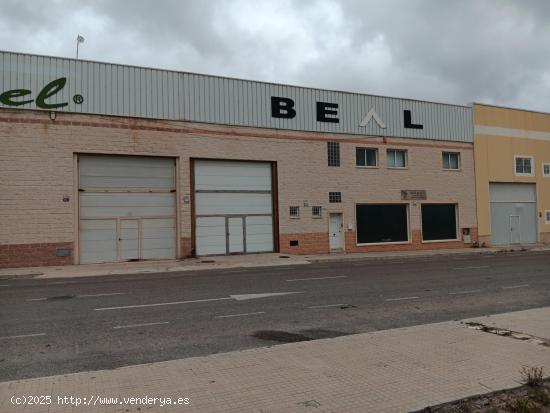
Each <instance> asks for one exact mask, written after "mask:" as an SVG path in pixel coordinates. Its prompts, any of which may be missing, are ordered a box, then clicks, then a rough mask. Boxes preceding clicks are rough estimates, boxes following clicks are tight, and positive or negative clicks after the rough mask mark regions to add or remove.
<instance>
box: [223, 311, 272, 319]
mask: <svg viewBox="0 0 550 413" xmlns="http://www.w3.org/2000/svg"><path fill="white" fill-rule="evenodd" d="M257 314H265V311H257V312H255V313H242V314H228V315H217V316H216V318H230V317H244V316H247V315H257Z"/></svg>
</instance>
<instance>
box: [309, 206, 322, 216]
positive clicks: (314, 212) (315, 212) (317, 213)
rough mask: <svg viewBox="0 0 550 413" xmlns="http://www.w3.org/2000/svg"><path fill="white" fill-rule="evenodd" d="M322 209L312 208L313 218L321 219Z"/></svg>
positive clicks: (318, 207)
mask: <svg viewBox="0 0 550 413" xmlns="http://www.w3.org/2000/svg"><path fill="white" fill-rule="evenodd" d="M322 210H323V209H322V208H321V207H320V206H312V207H311V216H312V217H313V218H321V213H322Z"/></svg>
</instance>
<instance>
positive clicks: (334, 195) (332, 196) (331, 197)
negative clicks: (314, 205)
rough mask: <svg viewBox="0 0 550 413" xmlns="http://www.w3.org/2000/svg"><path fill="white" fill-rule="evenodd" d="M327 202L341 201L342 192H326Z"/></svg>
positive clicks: (335, 202)
mask: <svg viewBox="0 0 550 413" xmlns="http://www.w3.org/2000/svg"><path fill="white" fill-rule="evenodd" d="M328 202H330V203H332V204H337V203H340V202H342V193H341V192H329V193H328Z"/></svg>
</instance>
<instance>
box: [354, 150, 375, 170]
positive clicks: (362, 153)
mask: <svg viewBox="0 0 550 413" xmlns="http://www.w3.org/2000/svg"><path fill="white" fill-rule="evenodd" d="M355 165H357V166H371V167H374V166H378V149H376V148H355Z"/></svg>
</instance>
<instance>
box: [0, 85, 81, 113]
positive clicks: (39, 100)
mask: <svg viewBox="0 0 550 413" xmlns="http://www.w3.org/2000/svg"><path fill="white" fill-rule="evenodd" d="M66 83H67V78H66V77H60V78H59V79H56V80H54V81H51V82H50V83H48V84H47V85H46V86H44V87H43V88H42V90H41V91H40V93H38V96H37V97H36V101H35V104H36V106H38V107H39V108H42V109H57V108H62V107H65V106H67V105H68V104H69V103H68V102H62V103H47V102H46V99H48V98H50V97H52V96H53V95H55V94H56V93H58V92H59V91H60V90H61V89H63V88H64V87H65V84H66ZM31 93H32V92H31V91H30V90H29V89H13V90H8V91H6V92H3V93H2V94H0V103H3V104H4V105H6V106H21V105H25V104H27V103H31V102H33V100H34V99H27V100H14V99H17V98H22V97H24V96H29V95H31ZM76 96H78V97H79V98H78V99H73V100H74V102H75V103H82V101H83V100H84V98H82V96H81V95H75V97H76ZM29 97H30V96H29Z"/></svg>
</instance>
